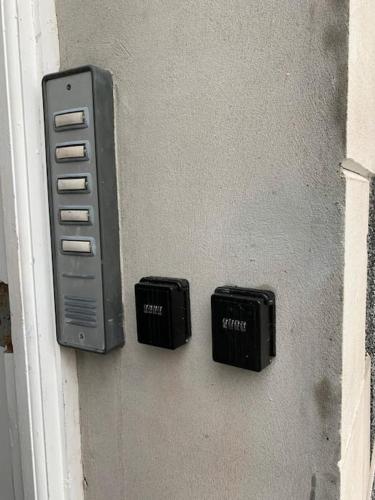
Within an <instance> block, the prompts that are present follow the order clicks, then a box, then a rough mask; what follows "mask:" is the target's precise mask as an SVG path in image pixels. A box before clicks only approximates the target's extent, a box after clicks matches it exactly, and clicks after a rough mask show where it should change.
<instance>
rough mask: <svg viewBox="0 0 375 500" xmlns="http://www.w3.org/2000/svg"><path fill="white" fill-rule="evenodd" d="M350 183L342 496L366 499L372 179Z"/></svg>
mask: <svg viewBox="0 0 375 500" xmlns="http://www.w3.org/2000/svg"><path fill="white" fill-rule="evenodd" d="M343 174H344V178H345V182H346V205H345V268H344V303H343V346H342V410H341V460H340V463H339V467H340V472H341V474H340V477H341V495H340V498H341V500H366V497H367V491H368V479H369V474H370V362H369V359H366V351H365V323H366V289H367V232H368V205H369V180H368V178H366V177H362V176H361V175H358V174H356V173H354V172H353V171H348V170H345V169H343Z"/></svg>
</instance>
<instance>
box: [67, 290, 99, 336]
mask: <svg viewBox="0 0 375 500" xmlns="http://www.w3.org/2000/svg"><path fill="white" fill-rule="evenodd" d="M96 310H97V303H96V299H93V298H84V297H72V296H69V295H65V296H64V313H65V322H66V323H68V324H70V325H78V326H88V327H92V328H94V327H96V326H97V313H96Z"/></svg>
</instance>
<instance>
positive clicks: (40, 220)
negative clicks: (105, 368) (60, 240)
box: [0, 0, 83, 500]
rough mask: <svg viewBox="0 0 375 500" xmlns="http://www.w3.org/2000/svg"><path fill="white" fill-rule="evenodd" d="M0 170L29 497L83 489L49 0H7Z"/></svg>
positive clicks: (62, 499)
mask: <svg viewBox="0 0 375 500" xmlns="http://www.w3.org/2000/svg"><path fill="white" fill-rule="evenodd" d="M0 5H1V37H0V59H1V60H2V63H3V64H2V66H3V67H1V66H0V70H2V71H0V88H1V89H2V91H1V92H0V112H1V116H2V121H1V125H0V127H1V130H0V132H1V137H2V144H1V153H2V154H1V155H0V176H1V184H2V185H1V188H2V194H3V209H4V221H5V225H4V231H5V235H6V238H5V241H6V254H7V269H8V277H9V283H10V301H11V311H12V337H13V344H14V348H15V352H14V368H15V386H16V392H17V414H18V426H19V433H20V434H19V439H20V449H21V464H22V481H23V487H24V491H25V498H27V499H30V500H34V499H35V500H44V499H51V500H80V499H82V498H83V484H82V483H83V482H82V466H81V452H80V431H79V410H78V408H79V406H78V384H77V375H76V365H75V353H74V351H67V350H61V349H60V347H59V346H58V345H57V343H56V340H55V319H54V305H53V287H52V271H51V254H50V245H49V241H50V235H49V221H48V205H47V189H46V175H45V161H44V137H43V119H42V101H41V83H40V82H41V77H42V75H43V74H44V73H48V72H51V71H56V70H57V69H58V65H59V59H58V40H57V31H56V19H55V13H54V2H53V0H35V1H34V2H29V1H28V0H1V4H0Z"/></svg>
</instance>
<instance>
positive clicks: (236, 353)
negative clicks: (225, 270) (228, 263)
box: [211, 286, 276, 372]
mask: <svg viewBox="0 0 375 500" xmlns="http://www.w3.org/2000/svg"><path fill="white" fill-rule="evenodd" d="M211 310H212V355H213V359H214V361H217V362H219V363H225V364H228V365H233V366H237V367H240V368H245V369H247V370H253V371H257V372H260V371H261V370H263V368H265V367H266V366H267V365H269V364H270V362H271V359H272V357H273V356H275V355H276V341H275V335H276V334H275V295H274V293H273V292H271V291H268V290H254V289H251V288H240V287H234V286H222V287H218V288H216V290H215V293H214V294H213V295H212V297H211Z"/></svg>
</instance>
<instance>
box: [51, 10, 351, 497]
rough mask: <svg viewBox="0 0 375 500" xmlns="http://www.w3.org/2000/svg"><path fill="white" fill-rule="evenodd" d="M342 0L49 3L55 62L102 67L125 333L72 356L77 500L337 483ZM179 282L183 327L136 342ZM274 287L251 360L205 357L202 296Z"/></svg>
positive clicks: (324, 488) (278, 491)
mask: <svg viewBox="0 0 375 500" xmlns="http://www.w3.org/2000/svg"><path fill="white" fill-rule="evenodd" d="M347 16H348V6H347V2H346V1H336V0H323V1H320V2H316V1H313V0H308V1H305V2H291V1H290V0H280V1H278V2H269V1H264V2H258V1H256V0H237V1H236V2H227V1H224V0H210V1H208V2H198V1H193V0H187V1H184V2H176V1H175V0H163V1H158V2H147V1H137V2H133V1H129V0H122V1H119V0H107V1H106V2H103V1H102V0H82V1H80V2H76V1H74V0H57V17H58V25H59V37H60V49H61V60H62V68H63V69H65V68H68V67H73V66H78V65H81V64H85V63H93V64H97V65H99V66H103V67H106V68H108V69H109V70H111V71H112V72H113V76H114V82H115V87H116V88H115V92H116V121H117V128H116V136H117V153H118V177H119V203H120V211H121V241H122V255H123V262H122V264H123V286H124V302H125V314H126V319H125V327H126V334H127V344H126V346H125V348H124V349H122V350H120V351H117V352H115V353H113V354H111V355H108V356H106V357H99V356H95V355H90V354H79V355H78V368H79V384H80V403H81V423H82V439H83V453H84V457H83V460H84V471H85V477H86V482H87V490H86V498H87V499H88V500H102V499H103V498H111V499H113V500H122V499H124V498H127V499H130V500H136V499H140V500H148V499H150V500H151V499H152V500H162V499H163V500H164V499H176V500H185V499H192V498H194V499H195V498H196V499H198V498H199V499H229V498H230V499H251V500H271V499H272V500H276V499H277V500H290V499H302V498H306V499H307V498H311V499H320V500H330V499H335V498H337V497H338V490H339V475H338V468H337V466H336V464H337V462H338V461H339V459H340V435H339V431H340V405H341V387H340V374H341V322H342V286H343V259H344V250H343V238H344V236H343V234H344V230H343V228H344V222H343V207H344V202H345V185H344V180H343V178H342V177H341V175H340V170H339V163H340V162H341V160H342V159H343V158H344V157H345V117H346V88H347V85H346V84H347V82H346V80H347V77H346V69H347ZM150 274H152V275H161V276H163V275H164V276H177V277H184V278H187V279H189V281H190V284H191V309H192V327H193V337H192V341H191V343H190V344H189V345H187V346H186V347H184V348H181V349H179V350H178V351H176V352H167V351H164V350H161V349H157V348H152V347H147V346H144V345H140V344H138V343H137V341H136V324H135V307H134V292H133V285H134V283H136V282H137V281H138V280H139V279H140V278H141V277H142V276H147V275H150ZM222 284H236V285H240V286H250V287H262V286H265V287H269V288H271V289H273V290H275V292H276V294H277V336H278V339H277V344H278V355H277V358H276V360H275V362H274V363H273V364H272V366H271V367H269V368H267V369H266V370H265V371H264V372H262V373H261V374H255V373H251V372H246V371H241V370H239V369H236V368H232V367H227V366H223V365H219V364H215V363H214V362H213V361H212V360H211V339H210V295H211V293H212V292H213V290H214V288H215V287H216V286H218V285H222Z"/></svg>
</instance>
